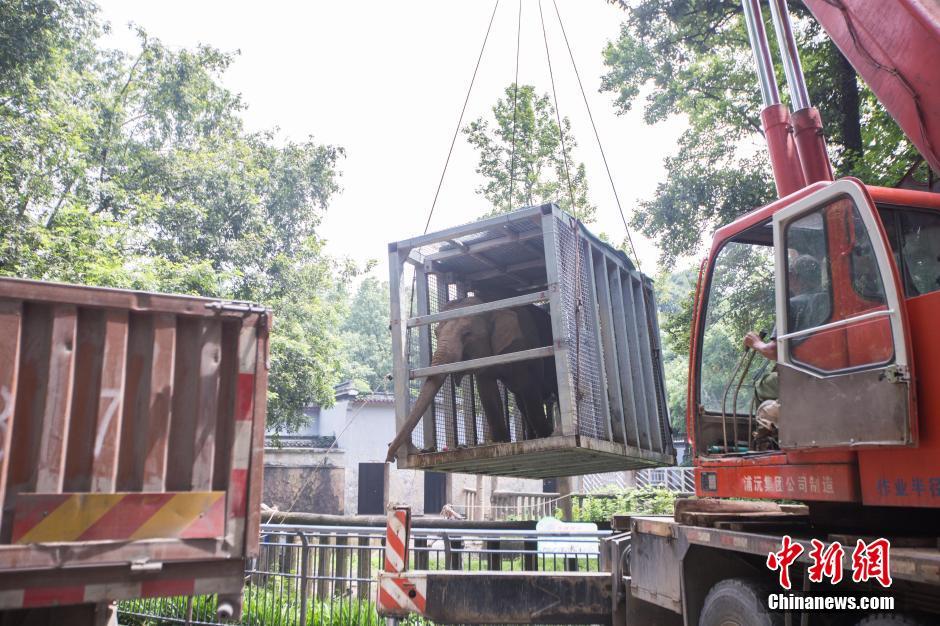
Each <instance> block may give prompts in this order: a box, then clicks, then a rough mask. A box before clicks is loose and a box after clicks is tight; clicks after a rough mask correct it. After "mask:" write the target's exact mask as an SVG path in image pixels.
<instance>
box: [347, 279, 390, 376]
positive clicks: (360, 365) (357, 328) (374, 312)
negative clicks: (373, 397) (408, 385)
mask: <svg viewBox="0 0 940 626" xmlns="http://www.w3.org/2000/svg"><path fill="white" fill-rule="evenodd" d="M388 297H389V296H388V283H387V282H384V281H379V280H378V279H377V278H375V277H372V276H369V277H366V278H365V279H364V280H363V281H362V283H360V285H359V289H357V290H356V294H355V295H354V296H353V298H352V301H351V302H350V305H349V314H348V315H347V316H346V319H345V320H344V321H343V325H342V327H341V331H342V341H343V351H344V358H345V360H346V364H345V366H344V368H343V377H344V378H345V379H348V380H352V381H353V382H354V383H356V385H357V387H358V388H360V389H361V390H363V391H367V390H368V391H380V390H390V386H389V384H388V382H387V379H386V377H387V376H388V375H389V374H391V372H392V347H391V335H390V333H389V309H388Z"/></svg>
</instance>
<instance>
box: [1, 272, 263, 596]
mask: <svg viewBox="0 0 940 626" xmlns="http://www.w3.org/2000/svg"><path fill="white" fill-rule="evenodd" d="M270 322H271V318H270V315H269V313H268V311H267V310H266V309H264V308H262V307H258V306H254V305H251V304H248V303H233V302H221V301H218V300H211V299H206V298H196V297H185V296H169V295H163V294H151V293H143V292H133V291H125V290H117V289H101V288H92V287H81V286H75V285H64V284H54V283H42V282H35V281H26V280H18V279H7V278H3V279H0V395H2V400H0V413H2V416H3V428H2V431H0V434H2V448H0V451H2V456H0V500H2V502H3V510H2V513H0V609H11V608H19V607H33V606H46V605H54V604H59V605H61V604H79V603H91V602H99V601H107V600H112V599H120V598H129V597H142V596H155V595H166V594H167V593H168V592H173V593H176V592H182V591H183V590H186V589H190V590H193V591H192V592H193V593H221V594H234V595H236V596H237V594H238V593H240V590H241V585H242V571H243V567H244V559H245V558H246V557H247V556H249V555H251V554H254V553H256V552H257V546H258V524H259V515H260V514H259V509H260V495H261V472H262V466H263V462H262V458H261V455H262V453H263V434H264V417H265V398H266V388H267V365H266V364H267V349H268V341H267V333H268V326H269V324H270ZM27 570H28V572H27ZM78 572H81V574H80V575H79V574H78Z"/></svg>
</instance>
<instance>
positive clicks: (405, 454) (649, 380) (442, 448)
mask: <svg viewBox="0 0 940 626" xmlns="http://www.w3.org/2000/svg"><path fill="white" fill-rule="evenodd" d="M389 276H390V280H391V302H390V304H391V320H392V336H393V337H392V350H393V356H392V358H393V368H394V372H393V373H394V378H395V383H394V384H395V407H396V423H397V426H398V427H399V428H400V427H401V426H402V425H403V423H404V422H405V420H406V418H407V416H408V414H409V412H410V410H411V408H412V406H413V404H414V401H415V399H416V398H417V395H418V393H419V391H420V387H421V384H419V383H422V384H423V380H424V379H425V377H428V376H438V377H439V376H441V375H445V376H446V379H445V380H444V383H443V385H442V386H441V388H440V390H439V391H438V393H437V395H436V396H435V398H434V401H433V402H432V403H431V405H430V407H429V408H428V409H427V411H426V412H425V414H424V416H423V418H422V420H421V423H420V425H419V427H418V428H416V429H415V431H414V432H413V433H412V434H411V443H412V445H413V447H412V448H411V449H410V450H408V449H406V447H403V448H402V449H401V450H399V451H398V457H397V458H398V465H399V467H404V468H415V469H427V470H436V471H459V472H469V473H476V474H491V475H514V476H523V477H531V478H551V477H558V476H568V475H574V474H583V473H585V472H610V471H620V470H629V469H640V468H644V467H655V466H660V465H671V464H673V463H674V460H675V453H674V451H673V449H672V439H671V436H670V432H669V415H668V409H667V403H666V398H665V384H664V379H663V365H662V356H661V349H660V341H659V323H658V320H657V319H656V303H655V297H654V294H653V288H652V281H651V280H650V279H649V278H648V277H646V276H644V275H643V274H641V273H640V272H639V271H637V270H636V268H635V267H634V266H633V264H632V263H631V262H630V260H629V259H628V258H627V256H626V255H625V254H624V253H623V252H622V251H620V250H617V249H615V248H613V247H611V246H610V245H608V244H607V243H604V242H602V241H601V240H600V239H598V238H597V237H595V236H594V235H592V234H591V233H590V232H589V231H588V230H587V229H586V228H585V227H584V225H583V224H581V223H580V222H578V221H577V220H575V219H574V218H573V217H571V216H570V215H568V214H567V213H565V212H564V211H562V210H561V209H559V208H558V207H557V206H556V205H554V204H546V205H542V206H535V207H526V208H524V209H520V210H518V211H514V212H512V213H508V214H505V215H500V216H496V217H491V218H487V219H484V220H480V221H477V222H473V223H471V224H465V225H462V226H456V227H453V228H448V229H446V230H442V231H440V232H436V233H428V234H426V235H422V236H420V237H414V238H411V239H407V240H403V241H399V242H397V243H393V244H390V245H389ZM412 285H414V287H413V288H412ZM466 295H473V296H476V297H477V298H479V299H480V300H481V301H482V303H479V304H469V305H464V306H460V307H457V308H447V309H445V305H447V303H448V302H450V301H452V300H455V299H458V298H462V297H464V296H466ZM412 299H414V302H413V301H412ZM518 307H536V308H538V309H539V311H538V312H535V311H534V309H530V310H529V311H530V313H531V314H532V315H531V317H532V318H533V319H536V318H538V319H541V318H546V319H545V324H544V325H545V328H544V329H542V335H544V336H542V335H540V339H541V340H542V341H541V342H540V343H541V345H525V346H524V347H522V348H521V349H518V350H516V351H513V352H504V353H501V354H491V355H487V356H482V357H481V356H480V355H478V354H477V355H474V356H476V357H477V358H467V357H466V356H465V357H464V360H461V361H459V362H447V363H440V362H438V363H437V364H435V365H433V366H432V365H431V360H432V358H433V355H434V350H435V349H436V340H435V338H434V334H435V333H434V332H432V331H433V330H435V329H437V328H439V327H440V326H441V325H447V324H451V323H453V322H454V320H459V319H461V318H466V317H469V316H488V315H493V313H494V312H496V311H505V310H507V309H515V308H518ZM536 313H537V315H536ZM546 314H547V315H546ZM548 334H550V337H549V336H548ZM518 362H525V363H528V362H531V363H533V365H536V366H537V365H538V364H539V363H541V364H542V365H543V366H546V367H548V366H549V365H552V364H553V368H552V369H551V372H552V373H553V374H554V380H555V381H556V382H557V393H555V394H552V396H551V397H547V398H545V400H546V401H545V403H544V404H545V405H546V406H545V409H546V411H547V415H548V416H549V419H550V421H551V423H552V427H553V430H552V434H551V435H550V436H548V437H541V438H538V437H536V433H535V432H532V431H531V428H530V426H529V425H528V424H526V422H525V420H524V418H523V415H522V412H521V411H520V408H519V406H518V404H519V402H517V399H516V398H515V397H514V396H513V394H512V393H511V392H510V391H509V390H508V389H507V388H506V386H505V385H503V384H502V383H500V384H499V386H498V388H499V398H498V402H499V404H500V405H501V406H502V407H503V410H504V414H505V415H504V417H505V419H506V422H507V423H506V426H508V431H509V433H510V440H509V441H502V442H496V441H494V440H493V438H492V433H491V428H490V425H489V423H488V422H487V419H486V418H485V415H484V412H483V408H482V407H483V402H482V400H481V390H480V386H479V376H477V375H476V374H478V373H480V372H481V371H484V372H486V371H490V372H491V371H492V370H491V369H488V368H492V367H494V366H502V365H505V364H507V363H518ZM532 370H533V372H537V371H538V367H533V368H532ZM494 393H495V392H494ZM488 398H489V396H485V397H483V399H484V400H485V399H488ZM520 402H521V401H520Z"/></svg>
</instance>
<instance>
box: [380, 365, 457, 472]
mask: <svg viewBox="0 0 940 626" xmlns="http://www.w3.org/2000/svg"><path fill="white" fill-rule="evenodd" d="M446 378H447V375H446V374H438V375H437V376H428V377H427V378H426V379H425V380H424V384H423V385H421V393H419V394H418V399H417V400H415V403H414V406H413V407H411V413H409V414H408V419H406V420H405V423H404V424H403V425H402V427H401V428H400V429H399V430H398V433H397V434H396V435H395V438H394V439H393V440H392V443H390V444H389V445H388V456H386V457H385V462H386V463H391V462H392V461H393V460H394V459H395V455H396V454H397V453H398V449H399V448H400V447H402V445H404V444H405V442H406V441H407V440H408V438H409V437H411V431H413V430H414V429H415V426H417V425H418V422H420V421H421V417H422V416H423V415H424V413H425V411H427V410H428V407H429V406H431V401H432V400H434V396H436V395H437V392H438V391H439V390H440V388H441V386H442V385H443V384H444V379H446Z"/></svg>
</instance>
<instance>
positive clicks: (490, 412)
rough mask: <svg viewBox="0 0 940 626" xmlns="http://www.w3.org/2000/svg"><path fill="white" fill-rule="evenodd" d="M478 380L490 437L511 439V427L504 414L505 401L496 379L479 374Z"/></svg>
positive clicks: (495, 439) (504, 439) (497, 439)
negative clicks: (500, 393) (500, 394)
mask: <svg viewBox="0 0 940 626" xmlns="http://www.w3.org/2000/svg"><path fill="white" fill-rule="evenodd" d="M476 380H477V388H478V389H479V391H480V402H482V403H483V414H484V415H486V422H487V424H489V426H490V437H491V438H492V440H493V441H509V427H508V426H507V424H506V418H505V416H504V415H503V402H502V399H501V398H500V397H499V385H497V384H496V379H495V378H493V377H492V376H488V375H486V374H478V375H477V377H476Z"/></svg>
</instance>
